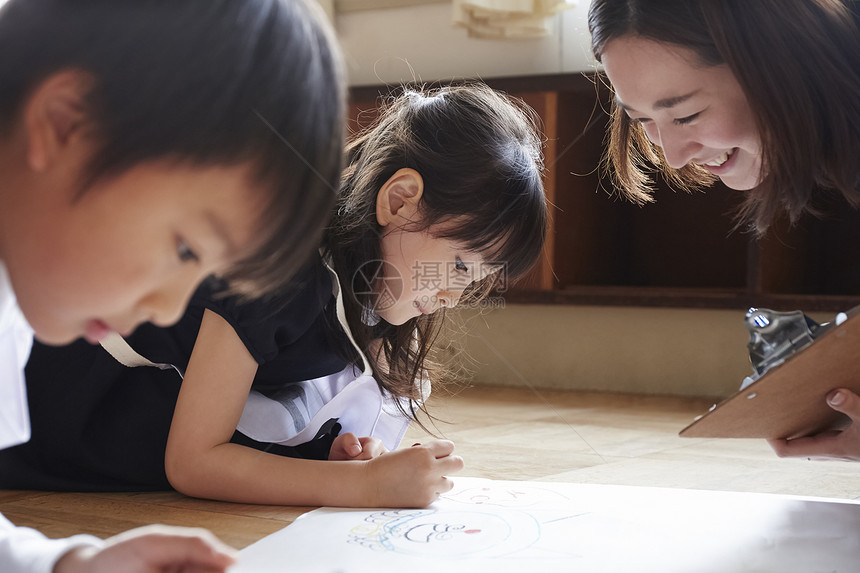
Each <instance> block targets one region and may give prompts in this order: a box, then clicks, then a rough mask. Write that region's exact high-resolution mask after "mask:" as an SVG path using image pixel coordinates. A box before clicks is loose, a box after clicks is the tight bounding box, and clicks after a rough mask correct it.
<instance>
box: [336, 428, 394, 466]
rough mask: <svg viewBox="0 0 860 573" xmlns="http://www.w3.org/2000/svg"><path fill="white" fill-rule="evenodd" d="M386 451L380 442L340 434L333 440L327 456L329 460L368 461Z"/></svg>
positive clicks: (349, 434) (374, 439)
mask: <svg viewBox="0 0 860 573" xmlns="http://www.w3.org/2000/svg"><path fill="white" fill-rule="evenodd" d="M387 451H388V448H386V447H385V446H384V445H383V443H382V440H379V439H377V438H357V437H355V434H351V433H348V432H347V433H346V434H341V435H339V436H338V437H336V438H335V439H334V442H332V444H331V450H330V451H329V454H328V459H329V460H370V459H373V458H375V457H378V456H381V455H382V454H384V453H385V452H387Z"/></svg>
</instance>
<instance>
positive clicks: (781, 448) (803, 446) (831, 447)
mask: <svg viewBox="0 0 860 573" xmlns="http://www.w3.org/2000/svg"><path fill="white" fill-rule="evenodd" d="M827 405H828V406H830V407H831V408H833V409H834V410H836V411H837V412H842V413H843V414H846V415H847V416H848V417H849V418H851V425H849V426H848V427H847V428H845V429H844V430H836V431H828V432H822V433H820V434H817V435H815V436H809V437H806V438H795V439H793V440H768V443H769V444H770V446H771V447H772V448H773V449H774V451H775V452H776V455H778V456H779V457H781V458H810V459H817V460H842V461H851V462H860V396H858V395H857V394H855V393H854V392H851V391H850V390H846V389H844V388H840V389H837V390H833V391H832V392H830V393H829V394H828V395H827Z"/></svg>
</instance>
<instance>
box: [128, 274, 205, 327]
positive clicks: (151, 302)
mask: <svg viewBox="0 0 860 573" xmlns="http://www.w3.org/2000/svg"><path fill="white" fill-rule="evenodd" d="M198 284H199V281H183V283H182V284H176V285H172V286H169V287H165V288H162V289H159V290H156V291H153V292H152V293H150V294H149V295H148V296H147V297H146V298H145V299H143V300H142V301H141V307H142V310H143V312H144V314H145V315H146V316H147V317H148V318H147V320H148V321H149V322H151V323H153V324H154V325H156V326H160V327H166V326H172V325H173V324H176V323H177V322H178V321H179V319H180V318H182V315H183V314H184V313H185V308H186V307H187V306H188V301H190V300H191V295H193V294H194V291H195V289H196V288H197V285H198Z"/></svg>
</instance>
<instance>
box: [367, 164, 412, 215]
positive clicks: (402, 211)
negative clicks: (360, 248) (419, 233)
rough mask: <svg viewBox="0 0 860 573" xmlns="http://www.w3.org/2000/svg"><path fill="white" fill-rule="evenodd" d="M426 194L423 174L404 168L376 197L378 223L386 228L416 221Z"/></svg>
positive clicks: (386, 183) (385, 184)
mask: <svg viewBox="0 0 860 573" xmlns="http://www.w3.org/2000/svg"><path fill="white" fill-rule="evenodd" d="M423 193H424V178H422V177H421V174H420V173H418V172H417V171H415V170H414V169H410V168H408V167H404V168H403V169H399V170H398V171H397V172H396V173H395V174H394V175H392V176H391V177H390V178H389V179H388V181H386V182H385V183H384V184H383V185H382V187H381V188H380V189H379V193H377V195H376V222H377V223H379V224H380V225H381V226H383V227H385V226H387V225H390V224H391V223H399V224H404V223H408V222H410V221H414V220H415V219H416V215H417V213H418V204H419V202H420V201H421V195H422V194H423Z"/></svg>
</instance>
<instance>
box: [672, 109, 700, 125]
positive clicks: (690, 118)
mask: <svg viewBox="0 0 860 573" xmlns="http://www.w3.org/2000/svg"><path fill="white" fill-rule="evenodd" d="M700 113H701V112H700ZM697 117H699V114H698V113H694V114H693V115H688V116H687V117H679V118H678V119H676V120H674V121H675V124H676V125H687V124H688V123H690V122H691V121H693V120H694V119H696V118H697Z"/></svg>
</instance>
